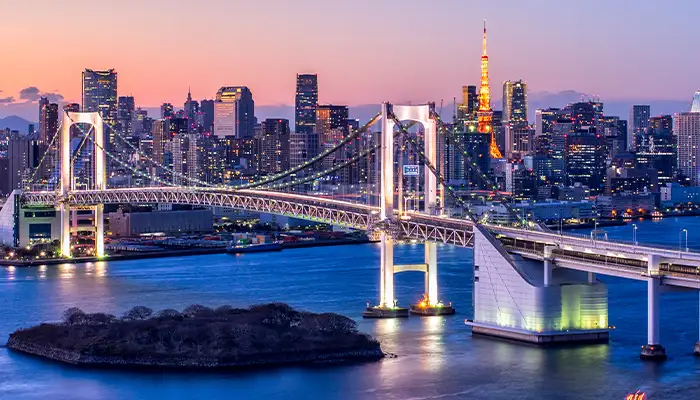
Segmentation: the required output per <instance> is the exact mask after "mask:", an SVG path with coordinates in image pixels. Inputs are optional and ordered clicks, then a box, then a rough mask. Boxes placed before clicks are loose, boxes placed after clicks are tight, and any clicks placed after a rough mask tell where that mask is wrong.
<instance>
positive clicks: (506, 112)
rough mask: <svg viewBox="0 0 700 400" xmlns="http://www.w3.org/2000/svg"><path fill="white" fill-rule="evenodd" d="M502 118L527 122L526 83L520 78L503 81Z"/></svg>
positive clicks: (511, 121)
mask: <svg viewBox="0 0 700 400" xmlns="http://www.w3.org/2000/svg"><path fill="white" fill-rule="evenodd" d="M503 120H504V121H506V122H509V123H516V124H521V123H522V124H527V83H525V82H523V81H522V80H518V81H505V82H503Z"/></svg>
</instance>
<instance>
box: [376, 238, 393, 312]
mask: <svg viewBox="0 0 700 400" xmlns="http://www.w3.org/2000/svg"><path fill="white" fill-rule="evenodd" d="M380 240H381V258H382V259H381V277H380V281H381V283H380V285H381V288H380V294H379V306H380V307H384V308H392V307H394V306H396V304H395V303H394V301H395V299H394V241H393V239H391V237H390V236H389V235H387V234H386V233H384V232H382V233H381V234H380Z"/></svg>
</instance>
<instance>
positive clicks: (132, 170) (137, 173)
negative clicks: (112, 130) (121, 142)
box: [89, 137, 177, 186]
mask: <svg viewBox="0 0 700 400" xmlns="http://www.w3.org/2000/svg"><path fill="white" fill-rule="evenodd" d="M89 140H90V141H91V142H92V143H93V144H94V145H95V146H97V147H98V148H99V149H100V150H102V152H104V153H105V154H106V155H107V156H108V157H109V158H110V159H112V160H114V161H116V162H117V163H119V165H121V166H122V167H124V168H126V169H128V170H129V171H131V172H133V173H135V174H136V175H139V176H141V177H143V178H146V179H150V180H152V181H156V182H158V183H160V184H161V185H165V186H177V185H175V184H173V183H170V182H165V181H163V180H160V179H159V178H156V177H154V176H150V175H148V174H146V173H144V172H141V171H139V170H137V169H135V168H133V167H131V166H129V165H128V164H127V163H125V162H124V161H122V160H120V159H119V158H118V157H117V156H115V155H113V154H112V153H110V152H108V151H107V150H105V149H104V148H103V147H102V146H100V145H99V144H97V142H95V141H94V140H92V138H90V137H89Z"/></svg>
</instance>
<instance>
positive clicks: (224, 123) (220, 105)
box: [214, 86, 255, 139]
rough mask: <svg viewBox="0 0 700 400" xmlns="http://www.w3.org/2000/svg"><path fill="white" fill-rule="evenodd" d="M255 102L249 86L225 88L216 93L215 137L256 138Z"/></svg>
mask: <svg viewBox="0 0 700 400" xmlns="http://www.w3.org/2000/svg"><path fill="white" fill-rule="evenodd" d="M254 128H255V102H254V101H253V93H252V92H251V91H250V89H248V87H247V86H224V87H222V88H221V89H219V91H218V92H217V93H216V102H215V104H214V135H216V136H217V137H226V136H233V137H235V138H237V139H243V138H252V137H254V136H255V133H254Z"/></svg>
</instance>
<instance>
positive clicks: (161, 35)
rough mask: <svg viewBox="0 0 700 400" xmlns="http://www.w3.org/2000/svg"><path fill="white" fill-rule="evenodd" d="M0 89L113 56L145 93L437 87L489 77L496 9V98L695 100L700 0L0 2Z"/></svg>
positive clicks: (54, 80)
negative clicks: (313, 81) (485, 73)
mask: <svg viewBox="0 0 700 400" xmlns="http://www.w3.org/2000/svg"><path fill="white" fill-rule="evenodd" d="M0 10H1V11H2V12H1V13H0V27H2V30H3V39H2V40H1V41H0V43H2V45H1V46H0V59H1V60H2V62H0V90H1V91H2V92H0V103H4V104H5V105H6V106H7V105H8V104H9V103H11V102H12V101H14V102H15V103H17V102H24V101H26V100H28V98H29V97H28V96H24V97H25V99H20V97H21V96H20V91H21V90H22V89H26V88H30V87H36V88H38V90H39V92H41V93H57V94H60V95H62V96H64V97H65V100H66V101H76V102H79V101H80V91H81V82H80V79H81V71H82V70H83V69H84V68H93V69H107V68H115V69H116V70H117V72H118V73H119V83H118V89H119V94H120V95H129V94H130V95H133V96H135V98H136V103H137V105H139V106H155V105H158V104H160V103H162V102H164V101H168V102H173V103H175V104H177V105H181V104H182V102H183V101H184V97H185V95H186V93H187V87H188V86H191V87H192V94H193V97H194V98H197V99H201V98H211V97H213V96H214V94H215V93H216V90H217V89H218V88H219V87H220V86H223V85H247V86H249V87H250V88H251V90H252V91H253V95H254V98H255V100H256V104H259V105H276V104H292V103H293V101H294V85H295V74H296V73H297V72H317V73H318V74H319V86H320V101H321V102H324V103H344V104H350V105H356V104H367V103H377V102H381V101H384V100H389V101H394V102H400V101H414V102H423V101H429V100H430V101H439V100H440V99H443V98H444V99H446V100H447V99H450V100H451V99H452V97H454V96H458V95H459V90H460V86H461V85H463V84H477V83H478V78H479V57H480V51H481V29H482V21H483V20H484V19H486V20H487V27H488V32H489V56H490V59H491V78H492V90H493V92H494V99H498V98H500V94H499V93H498V92H499V90H500V87H501V84H502V82H503V81H504V80H506V79H524V80H526V81H527V82H528V85H529V90H530V91H531V92H543V91H550V92H554V91H559V90H565V89H574V90H577V91H581V92H585V93H591V94H595V95H599V96H600V97H601V98H602V99H637V100H644V99H686V98H690V97H692V93H693V92H694V91H695V90H696V89H698V88H699V87H700V74H699V73H700V52H698V49H697V45H696V43H697V39H698V38H699V37H700V34H699V33H698V30H697V27H696V23H697V17H698V15H700V1H696V0H687V1H681V0H674V1H673V2H672V4H671V2H662V1H652V0H629V1H627V0H615V1H610V0H587V1H563V0H559V1H556V0H528V1H520V0H511V1H471V0H469V1H467V0H444V1H439V0H432V1H428V0H332V1H331V0H325V1H323V0H245V1H241V0H200V1H191V0H189V1H181V0H147V1H146V0H119V1H111V2H107V1H94V0H63V1H55V0H24V1H17V0H0Z"/></svg>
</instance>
